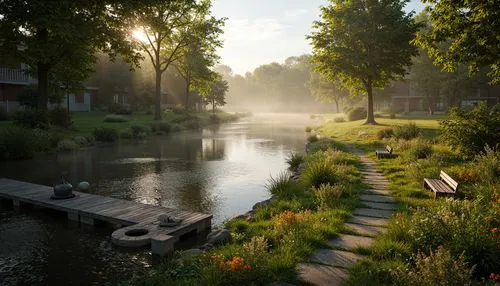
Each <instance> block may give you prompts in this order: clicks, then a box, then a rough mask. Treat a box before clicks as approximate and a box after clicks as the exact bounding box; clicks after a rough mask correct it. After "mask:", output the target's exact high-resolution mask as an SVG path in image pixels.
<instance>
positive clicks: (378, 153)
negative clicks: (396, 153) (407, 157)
mask: <svg viewBox="0 0 500 286" xmlns="http://www.w3.org/2000/svg"><path fill="white" fill-rule="evenodd" d="M375 156H377V159H380V158H385V157H389V158H390V157H392V147H391V146H389V145H387V146H385V150H377V151H375Z"/></svg>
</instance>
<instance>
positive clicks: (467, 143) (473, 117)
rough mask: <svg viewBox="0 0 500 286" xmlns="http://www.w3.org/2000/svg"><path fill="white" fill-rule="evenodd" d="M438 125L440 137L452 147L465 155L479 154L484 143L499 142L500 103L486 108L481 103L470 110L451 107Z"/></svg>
mask: <svg viewBox="0 0 500 286" xmlns="http://www.w3.org/2000/svg"><path fill="white" fill-rule="evenodd" d="M440 127H441V137H440V138H441V139H442V140H443V141H444V142H445V143H447V144H449V145H450V146H451V147H452V148H455V149H458V150H460V152H462V153H463V154H464V155H467V156H473V155H475V154H479V153H480V152H482V151H483V150H484V148H485V147H486V145H489V146H495V145H496V144H498V142H500V104H497V105H495V106H493V107H491V108H488V107H487V106H486V104H484V103H481V104H479V105H478V106H477V107H475V108H473V109H470V110H467V109H460V108H452V109H451V110H450V114H449V119H448V120H444V121H441V122H440Z"/></svg>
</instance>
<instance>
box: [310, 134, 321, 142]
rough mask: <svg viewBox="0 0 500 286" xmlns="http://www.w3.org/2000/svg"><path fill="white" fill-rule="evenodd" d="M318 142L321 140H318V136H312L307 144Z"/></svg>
mask: <svg viewBox="0 0 500 286" xmlns="http://www.w3.org/2000/svg"><path fill="white" fill-rule="evenodd" d="M318 140H319V138H318V135H316V134H312V135H309V136H308V137H307V142H309V143H313V142H317V141H318Z"/></svg>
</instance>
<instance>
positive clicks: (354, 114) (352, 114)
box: [347, 107, 368, 121]
mask: <svg viewBox="0 0 500 286" xmlns="http://www.w3.org/2000/svg"><path fill="white" fill-rule="evenodd" d="M367 114H368V113H367V112H366V108H364V107H355V108H353V109H351V110H349V112H348V113H347V120H349V121H356V120H361V119H365V118H366V116H367Z"/></svg>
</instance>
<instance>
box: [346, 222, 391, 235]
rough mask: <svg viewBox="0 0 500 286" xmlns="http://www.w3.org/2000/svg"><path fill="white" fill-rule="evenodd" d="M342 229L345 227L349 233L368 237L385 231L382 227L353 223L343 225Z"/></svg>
mask: <svg viewBox="0 0 500 286" xmlns="http://www.w3.org/2000/svg"><path fill="white" fill-rule="evenodd" d="M344 227H346V228H347V229H349V230H351V231H355V232H356V233H358V234H361V235H368V236H376V235H379V234H381V233H383V232H385V231H386V230H387V229H386V228H384V227H379V226H370V225H363V224H355V223H345V224H344Z"/></svg>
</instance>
